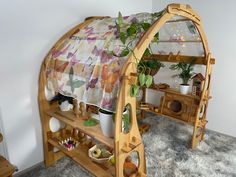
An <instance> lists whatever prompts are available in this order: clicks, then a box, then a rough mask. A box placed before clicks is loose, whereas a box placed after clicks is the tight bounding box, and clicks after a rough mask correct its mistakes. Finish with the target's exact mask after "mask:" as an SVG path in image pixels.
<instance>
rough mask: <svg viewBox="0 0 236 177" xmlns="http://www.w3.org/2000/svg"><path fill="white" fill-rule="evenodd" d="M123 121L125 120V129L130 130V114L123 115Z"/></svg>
mask: <svg viewBox="0 0 236 177" xmlns="http://www.w3.org/2000/svg"><path fill="white" fill-rule="evenodd" d="M122 119H123V122H124V130H125V131H128V130H129V115H128V114H124V115H123V116H122Z"/></svg>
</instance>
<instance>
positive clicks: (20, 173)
mask: <svg viewBox="0 0 236 177" xmlns="http://www.w3.org/2000/svg"><path fill="white" fill-rule="evenodd" d="M43 164H44V162H43V161H42V162H39V163H36V164H35V165H33V166H31V167H29V168H26V169H24V170H22V171H19V172H17V173H16V174H14V175H13V176H14V177H18V176H20V175H23V174H24V173H27V172H29V171H31V170H32V169H34V168H35V167H37V166H40V165H43Z"/></svg>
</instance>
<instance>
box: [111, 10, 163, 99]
mask: <svg viewBox="0 0 236 177" xmlns="http://www.w3.org/2000/svg"><path fill="white" fill-rule="evenodd" d="M162 13H163V12H160V13H155V14H152V17H153V18H157V17H158V16H160V15H161V14H162ZM116 27H117V32H118V34H119V39H120V41H121V42H122V44H123V45H124V46H123V50H122V51H121V52H120V54H119V55H117V54H114V55H116V56H118V57H126V56H127V55H129V54H130V53H132V54H133V55H134V52H133V50H132V49H131V47H130V45H131V44H132V42H133V41H134V40H135V39H137V37H138V35H139V34H140V33H144V32H146V31H147V30H148V29H149V28H150V27H151V23H149V22H146V21H142V22H133V23H131V24H125V23H124V21H123V17H122V14H121V13H120V12H119V14H118V19H117V22H116ZM158 40H159V33H156V34H155V36H154V39H153V41H154V42H158ZM151 55H152V50H151V47H150V46H149V47H148V48H147V49H146V50H145V52H144V54H143V56H146V57H148V56H151ZM134 57H135V55H134ZM135 58H136V57H135ZM136 61H140V62H139V63H138V62H137V63H136V65H137V72H138V80H137V82H136V83H135V84H133V85H131V90H130V95H131V96H134V97H135V96H137V95H138V93H139V88H140V86H146V87H150V86H151V85H152V83H153V80H154V79H153V76H154V75H155V74H156V73H157V71H158V70H159V69H160V68H161V67H164V65H163V64H162V63H161V62H160V61H159V60H158V59H153V60H149V61H141V60H140V59H137V58H136ZM153 71H154V72H153Z"/></svg>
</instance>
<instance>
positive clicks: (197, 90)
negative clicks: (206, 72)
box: [192, 73, 205, 96]
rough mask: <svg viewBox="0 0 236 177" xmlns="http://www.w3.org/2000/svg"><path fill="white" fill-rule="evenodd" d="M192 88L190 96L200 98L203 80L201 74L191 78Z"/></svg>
mask: <svg viewBox="0 0 236 177" xmlns="http://www.w3.org/2000/svg"><path fill="white" fill-rule="evenodd" d="M192 79H193V87H192V94H193V95H196V96H201V92H202V87H203V81H204V80H205V78H204V76H203V75H202V74H201V73H198V74H196V75H194V76H193V77H192Z"/></svg>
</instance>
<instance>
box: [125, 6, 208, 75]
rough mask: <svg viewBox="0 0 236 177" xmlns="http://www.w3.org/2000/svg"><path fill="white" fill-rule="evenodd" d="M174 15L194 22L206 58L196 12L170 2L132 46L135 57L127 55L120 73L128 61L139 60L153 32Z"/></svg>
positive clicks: (203, 35)
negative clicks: (133, 46) (135, 44)
mask: <svg viewBox="0 0 236 177" xmlns="http://www.w3.org/2000/svg"><path fill="white" fill-rule="evenodd" d="M176 15H178V16H183V17H186V18H188V19H190V20H191V21H193V23H194V24H195V26H196V28H197V30H198V32H199V35H200V38H201V41H202V45H203V49H204V53H205V60H207V56H208V54H209V53H210V51H209V47H208V42H207V39H206V35H205V33H204V31H203V28H202V24H201V19H200V17H199V16H198V15H197V13H196V12H194V11H193V10H192V8H191V7H190V6H189V5H185V4H170V5H168V6H167V8H166V11H165V12H164V13H163V15H162V16H161V17H160V18H159V19H158V20H157V21H156V22H155V23H153V24H152V26H151V27H150V28H149V29H148V31H147V32H146V33H145V34H144V35H143V37H142V38H141V39H140V40H139V42H138V44H137V46H136V47H135V48H134V53H135V57H136V58H134V56H133V55H131V56H130V57H129V59H128V60H127V62H126V65H125V66H124V67H123V72H122V73H125V72H126V67H127V66H128V65H129V64H130V63H132V62H136V61H137V60H136V59H138V60H140V59H141V58H142V55H143V53H144V51H145V50H146V48H147V47H148V45H149V44H150V43H151V41H152V39H153V37H154V36H155V34H156V33H157V32H158V31H159V30H160V28H161V27H162V26H163V25H164V24H165V23H166V22H167V21H168V20H170V19H171V18H172V17H174V16H176ZM205 63H207V61H205Z"/></svg>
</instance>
